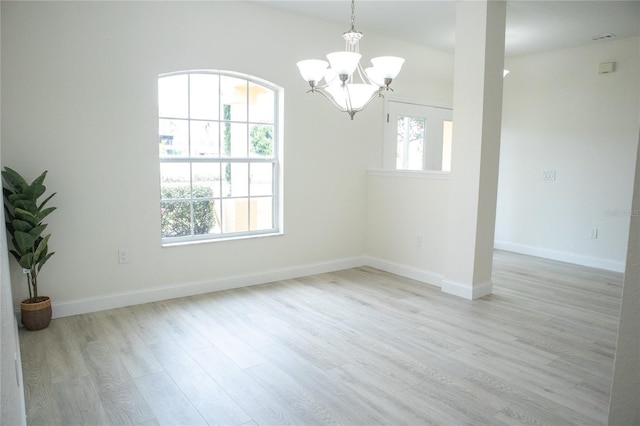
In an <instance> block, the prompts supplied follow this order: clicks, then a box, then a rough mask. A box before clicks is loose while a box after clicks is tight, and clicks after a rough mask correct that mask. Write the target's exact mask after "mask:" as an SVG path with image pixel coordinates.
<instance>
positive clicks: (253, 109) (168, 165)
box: [158, 72, 278, 242]
mask: <svg viewBox="0 0 640 426" xmlns="http://www.w3.org/2000/svg"><path fill="white" fill-rule="evenodd" d="M158 90H159V93H158V104H159V108H158V113H159V125H158V127H159V144H160V145H159V146H160V150H159V158H160V171H161V173H160V174H161V193H162V195H161V200H162V201H161V218H162V221H161V222H162V230H161V235H162V238H163V240H164V241H166V242H171V241H189V240H198V239H203V238H206V239H215V238H221V237H225V236H250V235H253V234H256V235H259V234H264V233H267V232H277V227H276V226H275V221H274V217H276V216H275V215H276V214H277V212H275V210H274V205H275V197H276V194H277V193H278V191H277V190H276V187H275V185H276V184H277V182H278V179H276V177H275V171H276V170H277V167H276V163H277V155H276V152H277V150H276V142H275V139H276V138H275V133H276V125H277V123H276V117H277V114H276V110H277V103H276V92H275V90H273V89H271V88H269V87H267V86H264V85H262V84H258V83H255V82H253V81H251V80H247V79H243V78H239V77H236V76H231V75H225V74H221V73H214V72H197V73H182V74H176V75H169V76H161V77H159V79H158ZM173 101H175V102H176V104H175V105H174V103H173Z"/></svg>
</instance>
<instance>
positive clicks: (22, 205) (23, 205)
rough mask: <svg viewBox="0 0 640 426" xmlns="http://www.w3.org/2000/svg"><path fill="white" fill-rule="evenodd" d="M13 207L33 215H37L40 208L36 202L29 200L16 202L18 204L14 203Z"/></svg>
mask: <svg viewBox="0 0 640 426" xmlns="http://www.w3.org/2000/svg"><path fill="white" fill-rule="evenodd" d="M13 206H14V207H15V208H16V209H22V210H25V211H28V212H31V213H35V212H36V211H37V210H38V206H37V205H36V203H35V201H33V200H29V199H23V200H16V202H15V203H13Z"/></svg>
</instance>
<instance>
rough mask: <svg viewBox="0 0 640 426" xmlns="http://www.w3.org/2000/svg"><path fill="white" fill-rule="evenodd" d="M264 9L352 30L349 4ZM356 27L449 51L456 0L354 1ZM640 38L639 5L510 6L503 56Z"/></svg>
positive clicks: (569, 0) (268, 1)
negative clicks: (597, 38)
mask: <svg viewBox="0 0 640 426" xmlns="http://www.w3.org/2000/svg"><path fill="white" fill-rule="evenodd" d="M256 1H257V2H258V3H260V4H262V5H263V6H266V7H271V8H275V9H279V10H282V11H286V12H290V13H294V14H298V15H304V16H308V17H312V18H316V19H320V20H326V21H331V22H336V23H339V24H344V30H345V31H347V30H348V29H349V28H350V26H351V3H350V0H302V1H300V0H291V1H289V0H284V1H283V0H256ZM355 7H356V21H355V24H356V25H355V27H356V29H357V30H358V31H361V32H363V33H364V34H365V36H366V34H367V32H372V33H378V34H382V35H387V36H391V37H395V38H398V39H402V40H406V41H411V42H414V43H418V44H423V45H427V46H431V47H434V48H438V49H442V50H448V51H453V48H454V43H455V7H456V0H413V1H406V0H356V3H355ZM606 34H614V35H615V36H616V37H615V38H616V39H622V38H627V37H633V36H638V35H640V0H626V1H613V0H611V1H609V0H599V1H595V0H566V1H545V0H509V1H507V30H506V47H505V49H506V56H516V55H525V54H531V53H536V52H543V51H549V50H555V49H562V48H567V47H575V46H579V45H585V44H589V43H599V42H600V43H601V42H602V41H601V40H600V41H592V38H593V37H595V36H602V35H606Z"/></svg>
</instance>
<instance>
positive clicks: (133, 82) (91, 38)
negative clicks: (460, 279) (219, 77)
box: [2, 2, 450, 316]
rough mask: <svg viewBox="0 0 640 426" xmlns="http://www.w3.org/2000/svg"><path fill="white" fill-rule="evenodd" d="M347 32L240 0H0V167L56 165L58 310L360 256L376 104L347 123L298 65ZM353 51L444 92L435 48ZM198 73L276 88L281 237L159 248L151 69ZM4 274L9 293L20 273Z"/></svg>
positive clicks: (50, 275) (374, 45)
mask: <svg viewBox="0 0 640 426" xmlns="http://www.w3.org/2000/svg"><path fill="white" fill-rule="evenodd" d="M344 30H345V28H342V27H341V26H331V25H328V24H326V23H324V22H320V21H314V20H309V19H305V18H300V17H295V18H293V17H292V16H290V15H287V14H284V13H281V12H276V11H272V10H269V9H263V8H261V7H259V6H256V5H254V4H250V3H248V2H188V3H187V2H184V3H183V2H175V3H169V2H38V3H32V2H9V3H7V2H2V35H3V37H2V43H3V45H2V55H3V59H4V60H3V61H2V77H3V79H2V91H3V92H2V95H3V96H2V108H3V112H5V120H4V121H3V126H2V140H3V141H4V144H3V146H2V162H3V165H5V166H10V167H12V168H16V169H17V170H19V171H21V172H22V173H24V174H25V175H27V176H28V177H30V178H34V177H35V176H37V174H39V173H40V172H41V171H42V170H45V169H46V170H49V174H48V177H47V180H48V187H49V189H50V190H52V191H57V192H58V195H57V196H56V197H55V198H54V200H53V205H56V206H58V207H59V209H58V210H57V211H56V212H55V213H54V214H53V215H52V216H50V218H51V219H50V230H51V232H52V233H53V236H52V239H51V242H50V246H51V249H52V250H54V251H56V255H55V256H54V257H53V258H52V259H51V260H50V261H49V263H48V264H47V265H46V267H45V269H43V273H42V274H41V275H40V277H41V291H42V292H43V293H44V294H47V295H49V296H51V297H52V298H53V301H54V316H60V315H67V314H72V313H76V312H79V311H82V310H95V309H99V308H106V307H109V306H117V305H120V304H124V303H137V302H144V301H147V300H152V299H154V298H165V297H171V296H179V295H183V294H189V293H195V292H200V291H206V290H212V289H216V288H225V287H233V286H237V285H243V284H251V283H256V282H260V281H264V280H268V279H278V278H279V277H282V276H291V275H296V274H305V273H312V272H315V271H318V270H323V269H335V268H340V267H348V266H352V265H354V264H360V263H361V262H362V254H363V252H364V241H365V221H364V220H363V218H364V217H365V216H366V196H367V191H366V185H367V182H366V173H365V170H366V168H367V167H368V166H371V164H372V163H373V162H375V161H377V158H378V157H377V155H376V154H372V152H375V151H376V150H379V149H381V135H380V126H381V119H382V103H381V102H377V103H375V104H374V105H372V106H371V107H369V108H368V109H367V110H366V111H363V112H361V113H359V114H358V115H357V116H356V118H355V120H354V121H350V120H349V118H348V115H347V114H344V113H340V112H338V111H336V110H335V109H334V107H332V106H331V105H330V104H329V103H328V102H327V101H326V100H324V99H323V98H321V97H319V96H313V95H307V94H305V91H306V89H307V86H306V83H305V82H304V81H302V79H301V78H300V77H299V74H298V71H297V68H296V67H295V63H296V62H297V61H298V60H301V59H306V58H309V57H322V56H324V55H325V54H326V53H328V52H330V51H333V50H340V49H342V48H343V43H344V42H343V40H342V38H341V35H342V32H344ZM292 34H297V36H296V37H291V35H292ZM361 49H362V53H363V54H364V56H365V57H366V58H370V57H373V56H377V55H381V54H390V53H392V54H398V55H402V56H404V57H405V58H406V59H407V62H406V64H405V67H404V69H403V73H402V74H401V78H399V79H398V81H397V84H394V86H395V88H396V94H398V95H404V96H412V95H413V93H412V92H411V91H410V90H413V88H414V87H420V89H419V90H418V92H419V95H420V96H426V95H427V94H428V93H430V91H431V90H433V91H434V92H435V93H436V94H438V95H437V96H436V97H440V95H439V93H441V92H442V89H440V85H441V84H442V83H443V81H441V80H438V78H434V73H435V74H436V75H437V76H440V75H447V76H448V73H447V71H448V70H444V71H443V72H441V71H439V70H436V71H434V69H433V64H434V63H435V64H439V63H440V62H441V59H440V58H441V56H442V54H438V53H437V52H434V51H433V50H431V49H427V48H423V47H418V46H416V45H412V44H408V43H403V42H398V41H394V40H389V39H386V38H381V37H377V36H375V35H373V34H366V35H365V38H364V39H363V41H362V44H361ZM445 56H446V55H445ZM432 59H433V60H432ZM204 68H208V69H222V70H234V71H239V72H243V73H247V74H251V75H255V76H258V77H261V78H264V79H266V80H269V81H271V82H273V83H275V84H277V85H280V86H282V87H284V89H285V114H284V117H285V145H284V158H285V178H284V203H285V208H284V215H285V227H284V229H285V235H284V236H281V237H269V238H259V239H251V240H239V241H229V242H216V243H210V244H198V245H189V246H180V247H169V248H162V247H161V246H160V231H159V229H160V217H159V188H158V183H159V166H158V160H157V119H156V115H157V106H156V78H157V75H158V74H160V73H165V72H170V71H176V70H185V69H204ZM447 78H450V77H447ZM425 82H426V83H425ZM444 84H445V86H446V79H445V81H444ZM437 100H438V99H437ZM118 248H128V249H129V250H130V256H131V263H129V264H126V265H119V264H118V263H117V249H118ZM13 282H14V298H15V302H16V303H17V302H18V301H19V299H21V298H22V297H23V296H24V295H25V292H26V287H25V285H24V278H23V277H22V276H21V274H20V273H19V271H18V270H17V268H14V276H13ZM81 299H87V303H84V304H79V303H75V302H76V301H78V300H81Z"/></svg>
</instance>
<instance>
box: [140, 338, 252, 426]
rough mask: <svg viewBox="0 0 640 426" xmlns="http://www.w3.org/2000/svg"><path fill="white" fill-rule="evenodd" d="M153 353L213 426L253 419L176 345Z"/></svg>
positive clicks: (163, 346) (160, 346)
mask: <svg viewBox="0 0 640 426" xmlns="http://www.w3.org/2000/svg"><path fill="white" fill-rule="evenodd" d="M150 350H151V351H152V353H153V354H154V355H155V357H156V358H157V359H158V360H159V361H160V363H161V364H162V365H163V367H164V369H165V371H166V372H167V374H169V376H170V377H171V379H173V381H174V382H175V383H176V385H177V386H178V387H179V388H180V390H181V391H182V392H183V393H184V395H185V396H186V397H187V398H188V399H189V401H190V402H191V404H193V406H194V407H195V408H196V409H197V410H198V412H199V413H200V415H201V416H202V417H203V418H204V419H205V421H206V422H207V423H208V424H210V425H242V424H245V423H247V422H249V421H251V417H249V415H248V414H247V413H246V412H245V411H244V410H242V408H240V407H239V406H238V404H236V403H235V401H234V400H233V399H232V398H231V397H230V396H229V395H228V394H227V393H226V392H225V391H224V390H223V389H222V388H221V387H220V386H219V385H218V384H217V383H216V382H215V381H214V380H213V379H212V378H211V377H210V376H209V375H208V374H207V373H206V372H205V371H204V370H203V369H202V368H201V367H200V366H199V365H198V363H196V361H195V360H194V359H193V358H192V357H191V356H189V354H188V353H187V352H186V351H185V350H184V348H182V347H181V346H180V345H178V344H177V343H169V344H167V343H161V344H157V345H153V346H152V347H151V348H150Z"/></svg>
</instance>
